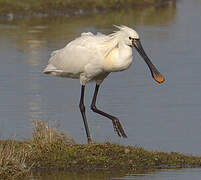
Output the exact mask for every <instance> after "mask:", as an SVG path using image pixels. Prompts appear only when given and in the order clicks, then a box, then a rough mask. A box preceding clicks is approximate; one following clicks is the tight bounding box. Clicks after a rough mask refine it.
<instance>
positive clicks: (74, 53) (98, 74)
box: [44, 26, 164, 143]
mask: <svg viewBox="0 0 201 180" xmlns="http://www.w3.org/2000/svg"><path fill="white" fill-rule="evenodd" d="M115 27H117V28H118V31H115V32H114V33H112V34H109V35H104V34H101V33H97V34H93V33H91V32H87V33H82V34H81V36H80V37H78V38H76V39H74V40H73V41H71V42H69V43H68V44H67V45H66V46H65V47H64V48H63V49H60V50H56V51H53V52H52V53H51V57H50V59H49V64H48V65H47V67H46V68H45V70H44V73H45V74H53V75H56V76H60V77H70V78H78V79H80V83H81V85H82V91H81V99H80V110H81V113H82V117H83V121H84V125H85V130H86V133H87V138H88V142H89V143H90V142H91V137H90V133H89V129H88V125H87V119H86V115H85V107H84V88H85V85H86V83H87V82H89V81H96V89H95V92H94V97H93V101H92V105H91V109H92V110H93V111H94V112H96V113H99V114H101V115H103V116H105V117H107V118H109V119H111V120H112V122H113V125H114V130H115V131H116V132H117V134H118V135H119V136H122V137H126V134H125V133H124V130H123V128H122V126H121V124H120V122H119V120H118V119H117V118H116V117H114V116H111V115H109V114H107V113H105V112H103V111H101V110H99V109H97V108H96V106H95V104H96V96H97V94H98V90H99V85H100V84H101V83H102V81H103V80H104V79H105V78H106V77H107V76H108V74H109V73H110V72H116V71H123V70H125V69H127V68H129V67H130V65H131V64H132V61H133V51H132V47H135V48H136V49H137V51H138V52H139V53H140V55H141V56H142V57H143V58H144V60H145V62H146V63H147V65H148V67H149V69H150V71H151V74H152V76H153V78H154V79H155V80H156V81H157V82H159V83H162V82H163V81H164V77H163V76H162V75H161V74H160V72H159V71H158V70H157V69H156V68H155V66H154V65H153V64H152V63H151V61H150V60H149V58H148V57H147V55H146V53H145V52H144V50H143V48H142V46H141V43H140V40H139V35H138V33H137V32H136V31H135V30H133V29H131V28H129V27H127V26H115Z"/></svg>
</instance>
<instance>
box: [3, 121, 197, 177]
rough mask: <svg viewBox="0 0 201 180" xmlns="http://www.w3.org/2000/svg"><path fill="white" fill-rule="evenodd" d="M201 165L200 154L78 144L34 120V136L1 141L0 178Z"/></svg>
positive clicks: (115, 145)
mask: <svg viewBox="0 0 201 180" xmlns="http://www.w3.org/2000/svg"><path fill="white" fill-rule="evenodd" d="M183 167H201V157H196V156H192V155H184V154H181V153H175V152H172V153H165V152H157V151H147V150H145V149H144V148H141V147H133V146H121V145H119V144H111V143H108V142H105V143H94V144H90V145H85V144H75V142H74V141H73V139H72V138H69V137H68V136H67V135H65V133H64V132H61V131H58V129H57V128H52V127H50V126H49V124H48V123H45V122H41V121H35V122H34V127H33V132H32V138H31V139H30V140H25V141H15V140H5V141H0V179H12V178H18V179H20V177H25V176H29V175H30V172H31V170H32V169H34V170H37V169H40V170H41V169H46V170H48V169H62V170H72V169H75V170H98V169H101V170H113V169H120V170H126V171H133V170H136V169H139V168H141V169H143V168H183Z"/></svg>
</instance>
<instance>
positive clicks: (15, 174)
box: [0, 140, 30, 179]
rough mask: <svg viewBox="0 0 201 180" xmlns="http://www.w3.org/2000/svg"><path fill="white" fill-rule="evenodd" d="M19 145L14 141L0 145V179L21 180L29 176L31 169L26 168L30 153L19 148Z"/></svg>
mask: <svg viewBox="0 0 201 180" xmlns="http://www.w3.org/2000/svg"><path fill="white" fill-rule="evenodd" d="M17 146H19V143H17V142H16V141H13V140H7V141H1V143H0V179H17V178H18V179H19V178H20V177H23V176H26V175H28V174H29V170H30V167H27V166H26V163H25V162H26V159H27V156H28V152H26V150H25V148H23V147H22V148H18V147H17Z"/></svg>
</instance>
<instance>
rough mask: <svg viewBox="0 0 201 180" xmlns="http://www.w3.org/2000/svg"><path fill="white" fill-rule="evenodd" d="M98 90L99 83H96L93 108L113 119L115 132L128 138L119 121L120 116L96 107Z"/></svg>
mask: <svg viewBox="0 0 201 180" xmlns="http://www.w3.org/2000/svg"><path fill="white" fill-rule="evenodd" d="M98 90H99V85H97V84H96V88H95V91H94V96H93V100H92V103H91V109H92V110H93V111H94V112H96V113H98V114H100V115H102V116H105V117H107V118H109V119H111V120H112V123H113V127H114V130H115V132H116V133H117V134H118V135H119V136H120V137H121V136H122V137H124V138H127V136H126V134H125V132H124V130H123V128H122V126H121V123H120V122H119V119H118V118H116V117H114V116H112V115H110V114H107V113H105V112H103V111H101V110H99V109H97V108H96V98H97V94H98Z"/></svg>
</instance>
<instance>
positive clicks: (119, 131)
mask: <svg viewBox="0 0 201 180" xmlns="http://www.w3.org/2000/svg"><path fill="white" fill-rule="evenodd" d="M112 122H113V127H114V131H115V132H116V133H117V134H118V136H119V137H123V138H127V135H126V133H125V132H124V130H123V128H122V126H121V123H120V122H119V120H118V119H114V120H113V121H112Z"/></svg>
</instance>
